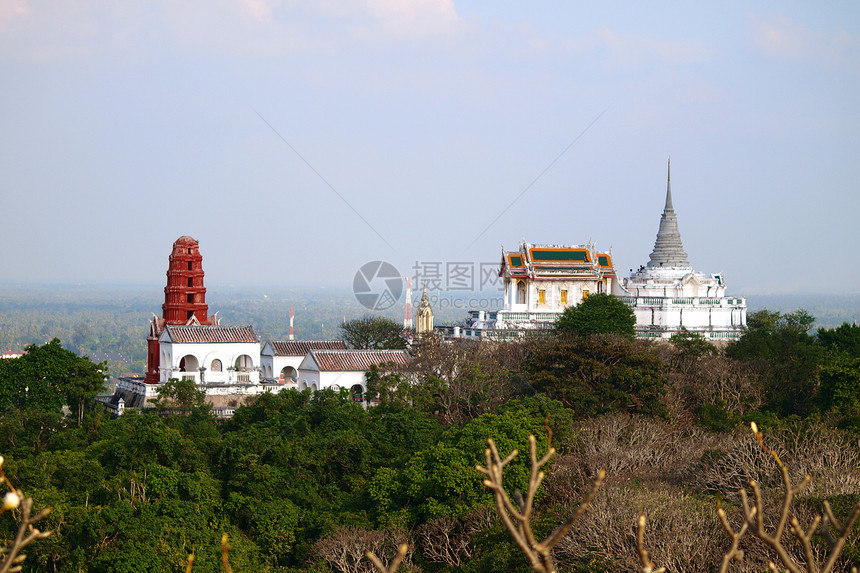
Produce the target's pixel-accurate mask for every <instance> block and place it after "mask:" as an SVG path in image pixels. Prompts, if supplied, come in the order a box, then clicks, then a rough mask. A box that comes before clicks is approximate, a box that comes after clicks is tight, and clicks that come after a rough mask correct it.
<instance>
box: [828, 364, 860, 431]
mask: <svg viewBox="0 0 860 573" xmlns="http://www.w3.org/2000/svg"><path fill="white" fill-rule="evenodd" d="M821 401H822V407H823V408H824V410H830V409H833V410H835V411H836V412H838V413H839V414H841V415H842V416H849V417H855V418H857V417H860V357H856V358H850V357H848V356H847V355H845V354H836V355H834V356H832V357H830V358H829V359H827V361H826V362H825V363H824V364H823V365H822V366H821Z"/></svg>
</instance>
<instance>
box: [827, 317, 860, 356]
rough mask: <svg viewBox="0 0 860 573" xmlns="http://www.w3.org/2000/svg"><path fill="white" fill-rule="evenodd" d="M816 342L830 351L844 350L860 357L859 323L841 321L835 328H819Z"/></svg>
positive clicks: (850, 354)
mask: <svg viewBox="0 0 860 573" xmlns="http://www.w3.org/2000/svg"><path fill="white" fill-rule="evenodd" d="M816 338H817V339H818V342H819V343H820V344H821V345H822V346H823V347H824V348H826V349H827V350H829V351H831V352H845V353H847V354H848V355H849V356H851V357H854V358H857V357H860V325H858V324H849V323H847V322H843V323H842V324H841V325H840V326H837V327H836V328H831V329H827V328H820V329H818V332H817V333H816Z"/></svg>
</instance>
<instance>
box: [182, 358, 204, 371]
mask: <svg viewBox="0 0 860 573" xmlns="http://www.w3.org/2000/svg"><path fill="white" fill-rule="evenodd" d="M179 370H180V371H182V372H197V371H198V370H200V363H199V362H197V357H196V356H194V355H193V354H186V355H185V356H183V357H182V360H180V361H179Z"/></svg>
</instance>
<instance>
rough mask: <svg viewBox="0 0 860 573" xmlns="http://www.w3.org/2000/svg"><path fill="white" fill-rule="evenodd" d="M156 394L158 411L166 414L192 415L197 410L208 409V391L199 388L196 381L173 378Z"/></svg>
mask: <svg viewBox="0 0 860 573" xmlns="http://www.w3.org/2000/svg"><path fill="white" fill-rule="evenodd" d="M156 392H157V393H158V399H156V401H155V407H156V409H158V410H160V411H162V412H165V411H172V412H181V413H191V412H193V411H195V410H201V409H208V405H207V404H206V391H205V390H201V389H199V388H197V384H196V383H195V382H194V380H185V379H183V380H179V379H177V378H171V379H170V380H168V381H167V382H166V383H165V384H164V385H163V386H160V387H159V388H158V389H157V390H156Z"/></svg>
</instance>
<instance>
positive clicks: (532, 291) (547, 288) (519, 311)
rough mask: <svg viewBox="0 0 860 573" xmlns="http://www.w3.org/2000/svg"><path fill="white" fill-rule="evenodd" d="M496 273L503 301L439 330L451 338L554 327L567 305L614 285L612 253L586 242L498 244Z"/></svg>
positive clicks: (496, 335) (518, 333)
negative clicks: (510, 248) (498, 307)
mask: <svg viewBox="0 0 860 573" xmlns="http://www.w3.org/2000/svg"><path fill="white" fill-rule="evenodd" d="M499 276H500V277H501V278H502V282H503V283H504V285H505V294H504V297H505V298H504V305H503V306H504V307H503V309H502V310H498V311H484V310H472V311H469V317H468V318H467V319H466V322H465V324H464V325H463V326H444V327H438V328H437V330H440V331H442V333H443V334H444V335H445V336H446V337H449V338H471V339H482V338H511V337H517V336H521V335H522V334H524V333H526V332H528V331H534V330H546V329H549V328H552V327H553V325H554V324H555V321H556V319H557V318H558V317H559V315H560V314H561V313H562V312H564V309H566V308H567V307H569V306H575V305H578V304H579V303H580V302H582V300H583V299H585V298H587V297H588V296H589V295H590V294H592V293H603V292H606V293H608V292H611V291H612V290H613V288H615V281H616V275H615V269H614V267H613V266H612V255H611V254H610V253H605V252H599V251H597V249H596V248H595V246H594V244H593V243H588V244H586V245H535V244H531V243H527V242H526V241H522V243H521V244H520V247H519V249H518V250H516V251H507V250H506V249H504V248H503V249H502V261H501V264H500V267H499Z"/></svg>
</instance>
